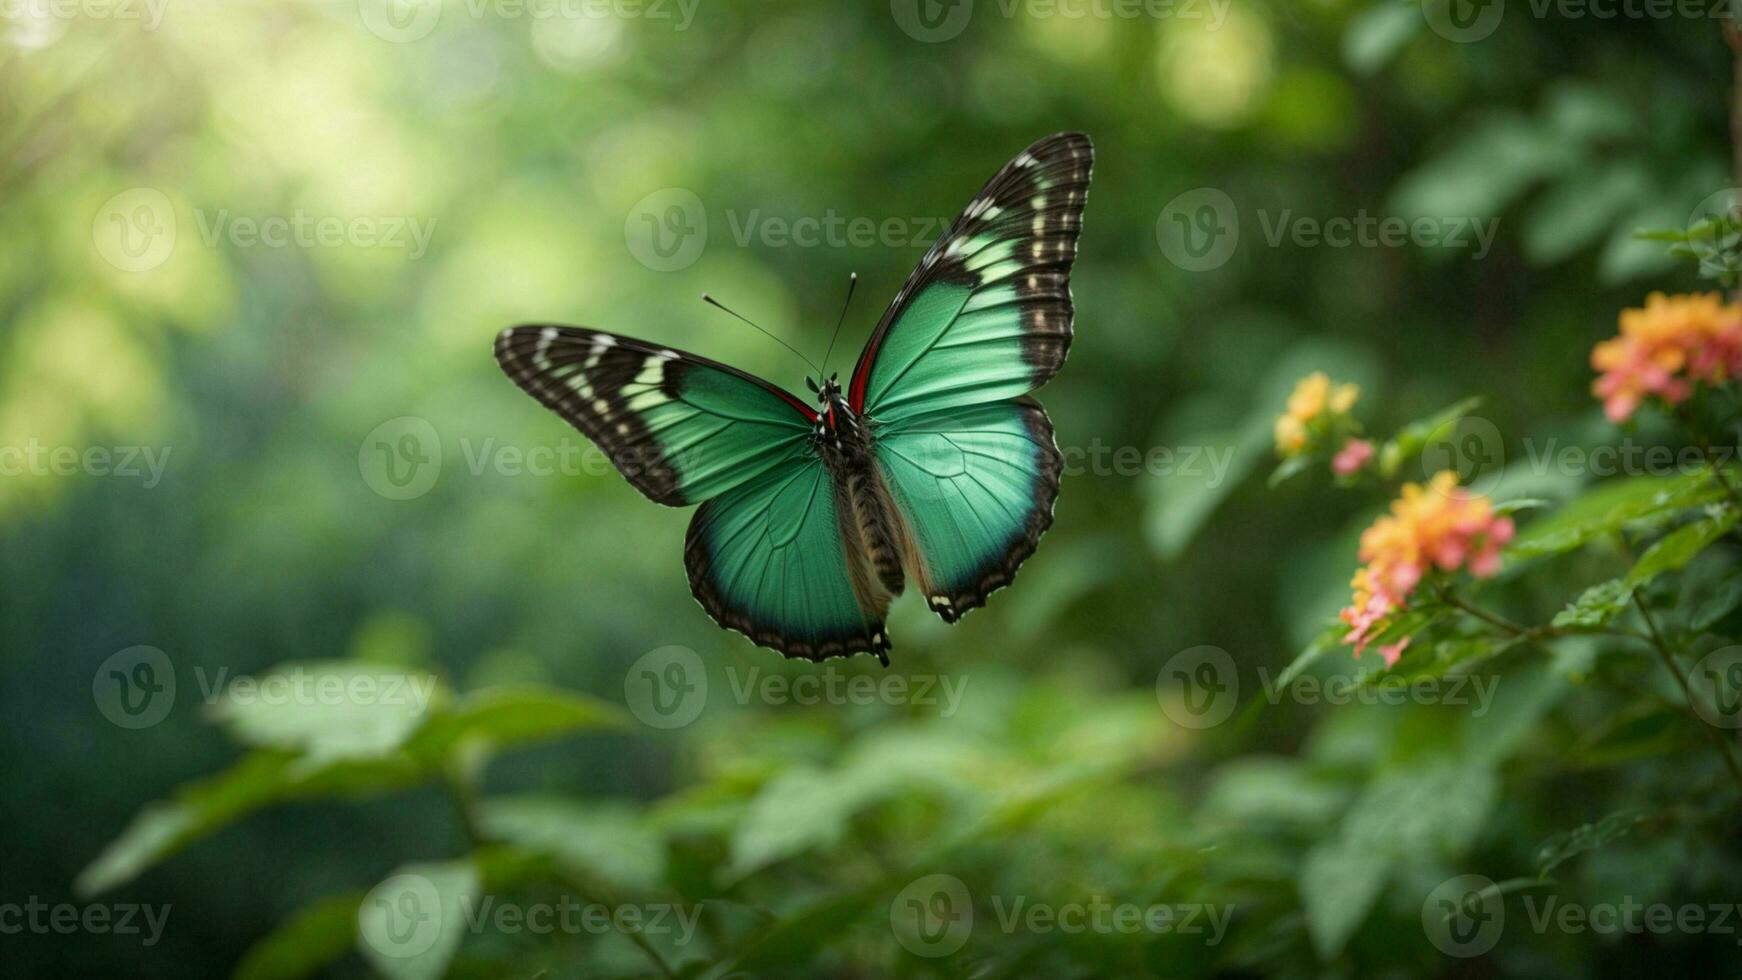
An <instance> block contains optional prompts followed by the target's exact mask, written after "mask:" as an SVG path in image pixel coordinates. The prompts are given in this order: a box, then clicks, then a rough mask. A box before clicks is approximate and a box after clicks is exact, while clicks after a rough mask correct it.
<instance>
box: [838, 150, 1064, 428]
mask: <svg viewBox="0 0 1742 980" xmlns="http://www.w3.org/2000/svg"><path fill="white" fill-rule="evenodd" d="M1093 164H1094V148H1093V147H1092V145H1091V144H1090V142H1089V139H1088V137H1087V136H1084V135H1082V134H1080V133H1063V134H1060V135H1057V136H1051V137H1048V138H1046V139H1043V140H1041V141H1039V142H1038V143H1035V144H1034V145H1033V146H1031V147H1029V148H1028V149H1027V150H1025V151H1023V152H1022V153H1021V154H1019V155H1018V156H1017V157H1016V158H1015V159H1014V160H1011V161H1010V162H1009V163H1008V164H1006V165H1005V166H1004V167H1003V169H1001V170H999V171H998V173H997V174H995V175H994V176H993V177H992V179H991V180H990V181H988V182H987V183H986V186H985V187H983V188H981V190H980V193H979V194H977V195H975V197H974V199H973V200H972V201H971V202H970V203H969V204H968V206H967V208H965V209H964V210H963V211H962V213H961V215H960V216H958V217H957V218H956V220H955V221H954V222H953V223H952V224H951V225H950V229H949V231H948V232H946V233H945V234H944V236H943V237H942V238H940V239H939V240H938V241H937V243H936V244H934V245H933V246H932V248H931V249H930V250H929V251H928V252H927V253H926V255H925V257H924V258H923V259H921V260H920V264H919V267H918V268H917V269H915V270H914V272H913V274H912V275H911V276H909V277H908V280H907V282H906V284H905V285H903V286H902V288H901V291H900V292H899V293H897V294H896V297H895V300H894V302H892V303H891V304H890V306H889V309H888V310H887V311H886V312H885V313H884V314H883V317H882V319H881V320H880V321H879V322H878V324H877V328H876V330H875V331H873V332H872V335H871V339H870V341H869V342H868V343H867V344H866V345H865V350H864V352H863V353H862V354H860V356H859V363H858V366H857V367H856V368H855V369H854V372H853V379H852V383H851V386H850V388H849V394H850V399H851V401H852V404H853V406H854V408H855V409H858V410H861V411H863V412H864V413H865V414H867V415H869V416H871V417H872V418H873V419H876V420H882V421H889V420H894V419H898V418H902V417H906V416H911V415H919V414H924V413H926V412H931V411H936V410H939V409H953V408H959V407H962V406H964V405H971V404H977V403H982V402H990V401H1002V400H1007V399H1010V398H1015V397H1017V396H1019V395H1022V394H1026V393H1027V392H1029V391H1032V390H1033V389H1035V388H1036V387H1039V386H1040V385H1042V384H1044V383H1045V382H1046V381H1047V380H1048V379H1049V378H1051V377H1052V376H1053V375H1054V374H1055V373H1057V371H1058V369H1059V367H1060V366H1061V365H1062V364H1064V360H1065V353H1066V351H1067V350H1068V349H1069V347H1070V342H1071V317H1072V308H1071V293H1070V270H1071V264H1072V262H1073V260H1074V259H1075V258H1076V254H1077V236H1078V234H1079V233H1080V231H1081V230H1082V223H1083V222H1082V217H1083V206H1084V204H1085V202H1086V201H1087V199H1088V189H1089V175H1090V170H1091V168H1092V167H1093Z"/></svg>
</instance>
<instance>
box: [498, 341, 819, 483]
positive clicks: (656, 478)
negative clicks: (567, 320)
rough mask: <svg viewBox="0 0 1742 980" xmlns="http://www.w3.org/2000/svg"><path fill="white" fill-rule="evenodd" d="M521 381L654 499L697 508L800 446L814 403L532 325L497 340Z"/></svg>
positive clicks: (659, 352)
mask: <svg viewBox="0 0 1742 980" xmlns="http://www.w3.org/2000/svg"><path fill="white" fill-rule="evenodd" d="M496 362H497V363H498V364H499V365H501V367H502V371H503V373H505V374H507V375H508V377H509V378H511V379H512V380H513V381H514V383H515V384H517V385H519V386H520V387H521V388H523V389H525V390H526V392H527V393H528V394H530V395H532V396H533V397H534V398H537V399H538V400H539V401H540V402H543V403H544V405H545V406H546V407H548V408H550V409H551V410H552V411H554V412H556V413H557V414H558V415H560V416H562V417H563V418H564V419H566V420H567V421H568V422H569V424H571V425H573V426H574V427H575V428H577V429H579V430H580V431H581V432H582V433H583V434H584V435H586V436H587V438H589V439H592V440H593V441H594V442H596V443H598V444H599V447H600V448H601V449H603V450H604V451H605V454H606V455H607V456H608V457H609V458H610V460H611V462H612V464H613V465H615V466H616V467H617V470H618V471H619V472H620V473H622V474H623V476H624V477H625V478H626V479H628V481H629V482H630V483H631V484H633V485H634V486H635V488H636V489H638V490H640V491H641V492H642V493H644V494H646V495H647V496H648V498H649V499H651V500H654V501H656V502H658V503H662V504H667V505H670V506H673V507H681V506H684V505H686V504H693V503H698V502H700V501H703V500H707V499H708V498H710V497H714V496H717V495H719V494H721V493H724V492H726V491H728V490H730V489H732V488H733V487H736V486H739V485H741V484H743V483H744V482H746V481H748V480H750V479H752V478H754V477H756V476H757V475H759V474H761V473H763V472H765V471H767V470H768V469H769V468H770V467H772V466H774V465H775V464H776V463H777V462H779V461H780V460H782V459H783V458H784V457H785V455H786V454H787V452H788V451H789V450H791V449H793V448H794V447H796V446H800V445H803V444H804V443H805V441H806V439H807V438H808V437H809V435H810V429H811V426H812V425H813V424H814V423H815V422H816V413H815V412H814V411H812V409H811V408H810V406H808V405H806V404H805V403H804V402H802V401H800V400H799V399H798V398H797V397H795V396H794V395H791V394H789V393H787V392H785V391H782V390H781V389H779V388H777V387H775V386H774V385H771V384H769V383H768V382H766V381H763V380H762V379H760V378H757V377H754V376H752V375H749V374H746V373H744V372H742V371H739V370H737V369H736V368H732V367H728V366H727V365H724V364H721V363H719V362H718V361H710V360H708V359H707V358H705V357H699V356H697V355H695V354H690V353H686V352H684V351H679V350H673V349H671V348H669V347H658V346H655V345H653V344H649V343H646V342H644V341H640V340H636V339H634V338H632V337H624V336H621V335H619V334H611V333H605V332H603V331H600V330H588V329H585V328H582V327H561V326H552V325H548V324H531V325H528V326H521V327H511V328H509V329H507V330H504V331H502V333H501V334H500V335H498V336H497V338H496Z"/></svg>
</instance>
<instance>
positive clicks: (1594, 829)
mask: <svg viewBox="0 0 1742 980" xmlns="http://www.w3.org/2000/svg"><path fill="white" fill-rule="evenodd" d="M1648 817H1649V814H1648V813H1647V812H1646V811H1644V810H1640V809H1627V810H1619V811H1616V812H1615V813H1611V814H1609V815H1608V816H1606V817H1604V818H1603V819H1601V820H1599V821H1597V822H1596V823H1587V824H1581V825H1580V826H1578V827H1575V828H1573V829H1572V830H1565V831H1562V832H1560V833H1558V834H1555V835H1554V836H1553V837H1550V838H1549V839H1548V840H1546V841H1543V842H1542V846H1540V847H1538V848H1537V849H1536V873H1537V876H1538V877H1540V878H1547V877H1548V876H1549V873H1550V872H1552V871H1554V869H1556V868H1558V867H1560V866H1561V865H1562V864H1564V863H1566V862H1567V861H1568V860H1570V859H1571V858H1574V857H1577V856H1578V855H1580V854H1584V853H1586V852H1587V851H1594V850H1596V849H1598V848H1600V847H1602V846H1604V845H1605V844H1608V843H1610V842H1611V841H1616V840H1620V839H1621V838H1622V837H1625V836H1627V834H1628V833H1629V832H1631V831H1632V830H1633V828H1634V827H1636V826H1638V825H1639V824H1641V823H1644V822H1645V820H1646V819H1647V818H1648Z"/></svg>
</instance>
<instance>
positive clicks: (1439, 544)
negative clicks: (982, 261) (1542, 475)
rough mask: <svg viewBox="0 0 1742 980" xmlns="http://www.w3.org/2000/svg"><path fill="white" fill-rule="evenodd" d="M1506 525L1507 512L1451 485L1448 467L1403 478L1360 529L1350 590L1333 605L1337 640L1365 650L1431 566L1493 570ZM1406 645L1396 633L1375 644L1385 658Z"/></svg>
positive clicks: (1508, 535) (1483, 573)
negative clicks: (1382, 510)
mask: <svg viewBox="0 0 1742 980" xmlns="http://www.w3.org/2000/svg"><path fill="white" fill-rule="evenodd" d="M1513 532H1514V528H1513V524H1512V518H1510V517H1503V516H1500V515H1498V514H1496V513H1494V508H1493V507H1492V506H1491V505H1490V504H1489V503H1488V501H1487V500H1486V499H1485V498H1483V497H1481V496H1480V495H1478V494H1475V493H1472V492H1470V491H1469V490H1467V489H1465V488H1463V487H1460V486H1458V478H1457V474H1455V473H1451V472H1449V471H1448V472H1441V473H1436V474H1434V477H1433V479H1432V480H1431V481H1430V482H1429V484H1428V486H1427V487H1422V486H1418V485H1416V484H1413V483H1411V484H1408V485H1406V486H1405V487H1404V488H1403V493H1402V496H1400V497H1399V498H1398V499H1397V500H1396V501H1395V502H1393V503H1392V505H1391V513H1389V514H1386V515H1384V516H1382V517H1380V518H1379V519H1378V520H1376V521H1374V522H1373V526H1372V527H1369V528H1368V529H1367V530H1366V531H1365V532H1363V533H1362V535H1361V549H1360V552H1359V558H1360V559H1361V561H1362V562H1364V563H1365V564H1363V565H1362V566H1361V568H1359V569H1357V570H1356V572H1355V578H1354V581H1352V582H1350V583H1349V584H1350V585H1351V586H1352V587H1353V589H1354V593H1355V594H1354V598H1353V600H1352V601H1351V602H1350V603H1349V605H1348V606H1347V607H1345V608H1344V609H1343V611H1342V613H1341V616H1342V619H1343V622H1345V623H1347V624H1349V632H1348V633H1347V634H1346V635H1345V636H1344V638H1343V641H1344V642H1345V643H1349V644H1352V645H1353V646H1354V647H1355V656H1357V657H1359V656H1360V655H1361V654H1362V653H1364V652H1366V649H1367V646H1368V644H1370V643H1372V642H1373V639H1374V637H1377V636H1379V635H1381V634H1383V633H1384V632H1385V630H1386V629H1387V628H1388V627H1389V626H1390V625H1391V623H1392V622H1394V619H1393V616H1394V614H1395V613H1397V612H1400V611H1402V610H1403V609H1404V608H1406V606H1407V604H1408V602H1409V599H1410V595H1411V593H1413V592H1414V591H1415V589H1416V586H1418V585H1420V584H1421V580H1422V576H1424V575H1425V574H1427V573H1428V572H1429V571H1430V570H1432V569H1439V570H1440V571H1444V572H1455V571H1457V570H1458V569H1459V568H1465V569H1468V570H1469V572H1470V574H1471V575H1474V576H1475V577H1477V578H1487V577H1489V576H1490V575H1493V574H1494V573H1495V572H1498V571H1499V570H1500V549H1501V548H1502V547H1504V546H1505V545H1506V543H1507V542H1509V541H1511V540H1512V535H1513ZM1408 645H1409V638H1408V637H1404V638H1403V639H1402V640H1400V641H1398V642H1397V643H1393V644H1390V645H1385V646H1381V647H1380V648H1379V653H1380V655H1381V656H1383V657H1384V658H1385V665H1386V666H1387V667H1390V666H1391V665H1392V664H1394V663H1396V662H1397V658H1398V657H1399V656H1401V655H1402V653H1403V650H1404V648H1405V647H1407V646H1408Z"/></svg>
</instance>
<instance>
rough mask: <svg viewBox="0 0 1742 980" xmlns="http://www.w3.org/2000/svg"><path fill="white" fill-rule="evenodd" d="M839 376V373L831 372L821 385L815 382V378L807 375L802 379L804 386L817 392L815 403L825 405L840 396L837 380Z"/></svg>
mask: <svg viewBox="0 0 1742 980" xmlns="http://www.w3.org/2000/svg"><path fill="white" fill-rule="evenodd" d="M839 377H840V375H839V374H831V375H829V377H828V380H826V381H824V382H823V383H822V384H821V385H818V384H817V379H815V378H811V377H807V378H805V379H804V383H805V386H806V387H808V388H810V390H812V391H814V392H816V393H817V404H818V405H822V406H824V407H827V406H829V405H831V404H833V403H834V402H836V401H837V400H839V399H840V397H841V383H840V381H839V380H837V379H838V378H839Z"/></svg>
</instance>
